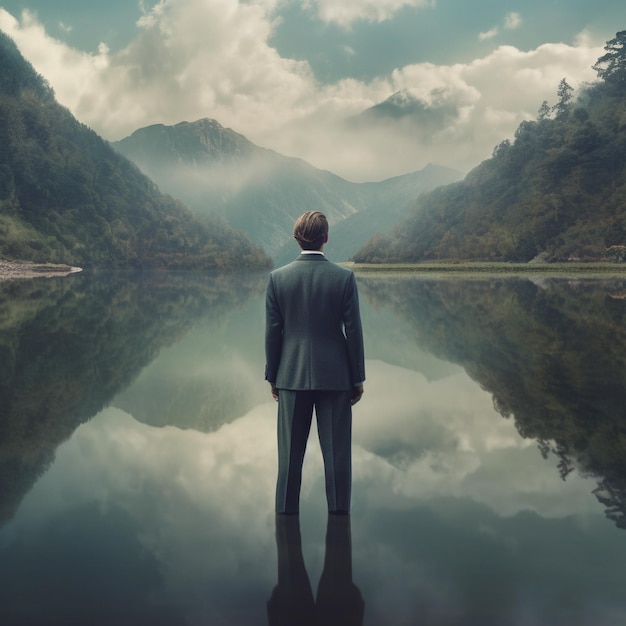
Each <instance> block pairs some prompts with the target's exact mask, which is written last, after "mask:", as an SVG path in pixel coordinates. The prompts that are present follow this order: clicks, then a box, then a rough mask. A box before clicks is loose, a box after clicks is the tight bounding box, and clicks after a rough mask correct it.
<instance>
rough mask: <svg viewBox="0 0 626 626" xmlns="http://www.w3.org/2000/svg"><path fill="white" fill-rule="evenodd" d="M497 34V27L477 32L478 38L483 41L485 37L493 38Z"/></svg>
mask: <svg viewBox="0 0 626 626" xmlns="http://www.w3.org/2000/svg"><path fill="white" fill-rule="evenodd" d="M497 34H498V29H497V28H492V29H491V30H487V31H485V32H484V33H478V39H480V40H481V41H485V40H486V39H493V38H494V37H495V36H496V35H497Z"/></svg>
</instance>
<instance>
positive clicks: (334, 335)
mask: <svg viewBox="0 0 626 626" xmlns="http://www.w3.org/2000/svg"><path fill="white" fill-rule="evenodd" d="M294 238H295V239H296V241H297V242H298V244H299V245H300V248H301V254H300V256H298V258H297V259H296V260H295V261H293V262H292V263H290V264H289V265H286V266H284V267H281V268H279V269H277V270H274V271H273V272H272V273H271V274H270V278H269V282H268V285H267V296H266V330H265V355H266V367H265V379H266V380H267V381H268V382H269V383H270V385H271V393H272V396H273V397H274V399H275V400H277V401H278V480H277V484H276V512H277V513H279V514H296V513H298V512H299V504H300V484H301V480H302V462H303V460H304V453H305V450H306V444H307V440H308V437H309V431H310V428H311V420H312V416H313V409H315V414H316V418H317V430H318V434H319V439H320V447H321V449H322V456H323V459H324V473H325V480H326V499H327V502H328V511H329V513H331V514H344V515H345V514H348V513H349V512H350V495H351V486H352V406H353V405H354V404H356V403H357V402H358V401H359V400H360V399H361V396H362V395H363V382H364V381H365V359H364V351H363V332H362V328H361V317H360V314H359V299H358V293H357V287H356V280H355V277H354V274H353V273H352V272H351V271H350V270H348V269H346V268H344V267H341V266H339V265H336V264H335V263H331V262H330V261H328V260H327V259H326V257H325V256H324V252H323V248H324V244H325V243H326V242H327V241H328V222H327V220H326V217H325V216H324V214H323V213H320V212H319V211H308V212H306V213H304V214H303V215H301V216H300V217H299V218H298V220H297V221H296V223H295V226H294Z"/></svg>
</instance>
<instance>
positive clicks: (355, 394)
mask: <svg viewBox="0 0 626 626" xmlns="http://www.w3.org/2000/svg"><path fill="white" fill-rule="evenodd" d="M363 391H364V389H363V385H359V386H358V387H352V400H351V401H350V404H351V405H352V406H354V405H355V404H356V403H357V402H358V401H359V400H360V399H361V398H362V397H363Z"/></svg>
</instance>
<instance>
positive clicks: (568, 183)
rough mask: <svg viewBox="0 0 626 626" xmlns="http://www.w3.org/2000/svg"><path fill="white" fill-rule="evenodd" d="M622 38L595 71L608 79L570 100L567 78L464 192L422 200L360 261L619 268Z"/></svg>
mask: <svg viewBox="0 0 626 626" xmlns="http://www.w3.org/2000/svg"><path fill="white" fill-rule="evenodd" d="M625 44H626V31H623V32H621V33H618V34H617V36H616V38H615V39H613V40H611V41H610V42H608V43H607V50H608V52H607V54H606V55H604V56H603V57H601V58H600V59H599V60H598V63H597V64H596V66H595V67H596V69H597V71H598V72H599V75H600V76H601V77H602V78H603V79H604V80H603V81H602V82H598V83H596V84H594V85H591V86H587V87H586V88H584V89H582V90H581V92H580V94H579V97H578V99H577V100H576V101H575V100H574V98H573V90H572V87H571V86H570V85H569V84H568V82H567V80H566V79H563V80H561V82H560V83H559V85H558V89H557V94H556V95H557V102H556V104H554V105H553V106H550V105H549V104H548V103H547V102H544V103H543V104H542V105H541V106H540V108H539V111H538V116H537V120H536V121H532V120H529V121H524V122H522V123H521V124H520V126H519V127H518V129H517V131H516V132H515V137H514V140H513V141H512V142H511V141H508V140H505V141H503V142H501V143H500V144H499V145H498V146H496V148H495V149H494V151H493V154H492V157H491V159H488V160H486V161H484V162H483V163H481V164H480V165H479V166H478V167H476V168H475V169H474V170H473V171H471V172H470V173H469V174H468V175H467V176H466V178H465V180H463V181H462V182H461V183H458V184H455V185H450V186H448V187H442V188H440V189H438V190H436V191H434V192H431V193H430V194H427V195H424V196H422V197H421V198H420V199H419V200H418V202H417V205H416V207H415V209H414V211H413V214H412V215H411V217H410V218H409V219H408V220H407V221H406V222H404V223H403V224H401V225H400V226H399V227H398V228H397V229H396V230H395V231H394V232H392V233H391V235H390V236H389V237H379V238H377V239H376V240H372V241H370V242H368V244H367V245H366V246H365V247H364V248H363V249H362V250H361V251H360V252H359V253H357V255H355V257H354V260H356V261H360V262H416V261H428V260H447V261H457V260H473V261H480V260H482V261H488V260H492V261H517V262H519V261H522V262H524V261H530V260H532V259H533V258H534V257H535V256H537V255H541V256H540V258H541V259H544V260H548V261H567V260H573V259H576V260H585V261H597V260H603V259H607V260H618V259H619V258H620V257H619V255H616V254H612V253H611V254H609V253H608V252H607V250H608V249H609V248H610V247H611V246H621V245H626V201H625V199H626V103H625V101H624V89H623V86H624V85H626V81H625V80H624V79H625V78H626V46H625Z"/></svg>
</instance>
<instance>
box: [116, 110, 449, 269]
mask: <svg viewBox="0 0 626 626" xmlns="http://www.w3.org/2000/svg"><path fill="white" fill-rule="evenodd" d="M112 145H113V147H114V148H115V149H116V150H118V151H119V152H120V153H121V154H123V155H125V156H126V157H128V158H129V159H131V160H132V161H133V162H135V163H136V164H137V165H138V166H139V167H140V168H141V169H142V170H143V171H144V172H146V174H148V175H149V176H150V177H151V178H152V179H153V180H155V181H156V182H157V183H158V184H159V186H160V187H161V188H162V189H163V190H165V191H167V192H168V193H170V194H172V195H173V196H175V197H178V198H181V199H182V200H183V201H185V202H186V203H187V204H188V205H189V206H190V207H192V208H193V209H194V211H196V212H197V213H199V214H200V213H202V214H217V215H219V216H221V217H223V218H224V219H226V220H227V221H228V223H229V224H230V225H231V226H233V227H235V228H238V229H241V230H243V231H244V232H246V233H247V234H248V235H249V236H250V238H251V239H252V240H253V241H255V242H256V243H257V244H260V245H262V246H263V247H264V248H265V250H267V251H268V253H269V254H270V255H271V256H272V257H273V259H274V261H275V262H282V261H283V260H288V259H291V258H293V255H294V254H295V253H296V252H297V246H296V245H295V243H294V242H293V238H292V227H293V223H294V221H295V219H296V218H297V217H298V216H299V215H300V214H301V213H303V212H304V211H308V210H318V211H323V212H324V213H325V214H326V216H327V217H328V220H329V223H330V224H331V232H332V233H335V232H341V231H336V230H335V227H336V226H337V225H343V223H344V221H345V223H346V232H348V231H349V232H350V240H351V243H350V245H348V244H347V243H342V245H341V247H340V246H339V241H340V239H339V238H336V237H335V236H334V235H333V236H331V241H330V242H329V245H328V247H327V250H328V252H329V254H330V255H331V256H332V257H333V259H335V260H347V259H348V258H349V257H350V256H351V254H352V253H353V252H356V250H358V248H359V247H360V245H362V243H363V242H364V241H366V240H367V239H368V238H369V237H370V236H371V235H373V234H374V233H376V232H379V229H380V226H381V225H383V226H384V227H385V230H386V229H387V228H390V227H391V226H392V225H393V224H394V223H395V222H396V221H398V219H400V217H399V215H402V214H403V212H402V208H401V207H403V206H407V207H408V206H411V205H412V204H413V203H414V202H415V199H416V198H417V197H418V196H419V194H420V193H422V192H424V191H426V190H430V189H433V188H434V187H436V186H438V185H440V184H443V183H447V182H450V181H451V180H457V179H458V178H459V177H460V175H459V174H458V173H457V172H454V171H453V170H449V169H447V168H440V167H437V166H434V165H431V166H428V167H427V168H425V169H424V170H422V171H421V172H416V173H413V174H407V175H406V176H400V177H398V178H395V179H389V180H388V181H382V182H381V183H352V182H350V181H347V180H345V179H343V178H340V177H339V176H336V175H335V174H332V173H330V172H327V171H325V170H320V169H317V168H315V167H313V166H312V165H310V164H308V163H306V162H305V161H303V160H301V159H296V158H293V157H287V156H284V155H281V154H279V153H277V152H274V151H272V150H268V149H266V148H261V147H259V146H257V145H255V144H253V143H252V142H250V141H249V140H248V139H246V138H245V137H244V136H243V135H240V134H238V133H236V132H235V131H233V130H231V129H228V128H224V127H223V126H221V125H220V124H219V123H218V122H217V121H215V120H211V119H202V120H198V121H196V122H181V123H179V124H176V125H174V126H164V125H162V124H157V125H153V126H148V127H146V128H141V129H139V130H137V131H135V132H134V133H133V134H132V135H130V136H129V137H126V138H125V139H122V140H121V141H118V142H115V143H113V144H112ZM390 207H392V208H390ZM365 211H368V217H367V218H366V219H359V220H354V222H352V220H353V218H356V217H357V215H360V214H361V213H363V212H365ZM348 222H350V223H354V230H352V229H351V228H350V229H348V228H347V224H348Z"/></svg>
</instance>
